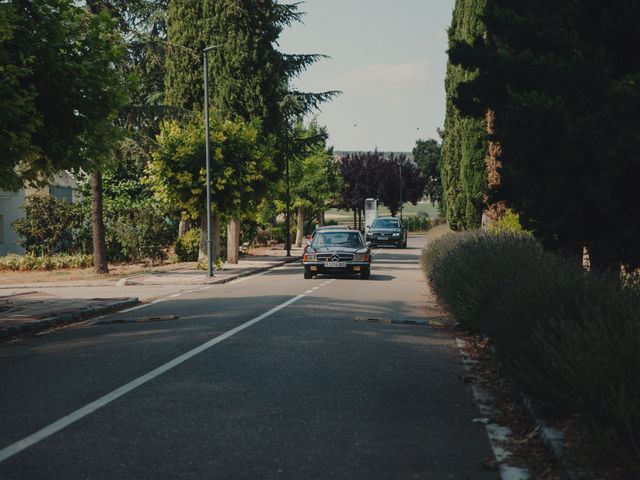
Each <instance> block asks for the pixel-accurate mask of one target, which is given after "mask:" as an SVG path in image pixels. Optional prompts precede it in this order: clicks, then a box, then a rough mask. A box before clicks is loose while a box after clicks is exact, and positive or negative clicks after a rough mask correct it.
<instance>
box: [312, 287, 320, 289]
mask: <svg viewBox="0 0 640 480" xmlns="http://www.w3.org/2000/svg"><path fill="white" fill-rule="evenodd" d="M319 288H320V287H313V288H312V289H311V290H318V289H319Z"/></svg>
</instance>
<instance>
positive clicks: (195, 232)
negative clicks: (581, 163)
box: [176, 228, 200, 262]
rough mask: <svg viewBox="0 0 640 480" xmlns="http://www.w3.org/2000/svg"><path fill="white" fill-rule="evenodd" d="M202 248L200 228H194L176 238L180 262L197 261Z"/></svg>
mask: <svg viewBox="0 0 640 480" xmlns="http://www.w3.org/2000/svg"><path fill="white" fill-rule="evenodd" d="M199 249H200V229H199V228H192V229H191V230H188V231H187V232H186V233H185V234H184V235H182V236H181V237H180V238H179V239H178V240H176V255H177V256H178V260H179V261H180V262H197V261H198V251H199Z"/></svg>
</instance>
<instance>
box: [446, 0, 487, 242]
mask: <svg viewBox="0 0 640 480" xmlns="http://www.w3.org/2000/svg"><path fill="white" fill-rule="evenodd" d="M485 8H486V0H456V5H455V9H454V11H453V19H452V22H451V27H450V28H449V46H450V47H451V46H453V45H456V44H458V43H460V42H464V43H467V44H472V43H474V41H476V40H477V39H480V38H482V35H483V33H484V25H483V23H482V21H481V17H482V15H483V12H484V10H485ZM476 76H477V72H476V71H475V70H473V69H466V68H464V67H462V66H460V65H456V64H453V63H452V62H449V63H448V65H447V76H446V79H445V90H446V116H445V124H444V140H443V144H442V172H441V174H442V183H443V189H444V192H443V193H444V203H445V205H446V216H447V221H448V223H449V225H450V226H451V228H453V229H454V230H462V229H467V228H477V227H479V226H480V222H481V218H482V209H483V205H484V196H485V194H486V191H487V186H486V185H487V175H486V166H485V158H486V154H487V134H486V124H485V121H484V118H483V116H482V115H477V116H475V117H462V116H461V115H460V111H459V110H458V107H457V106H456V99H457V92H458V86H459V85H460V84H461V83H463V82H466V81H469V80H472V79H473V78H475V77H476Z"/></svg>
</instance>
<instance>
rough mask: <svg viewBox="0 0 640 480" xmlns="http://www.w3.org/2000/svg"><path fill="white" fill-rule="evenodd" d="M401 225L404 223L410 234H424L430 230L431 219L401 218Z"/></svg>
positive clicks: (419, 217) (420, 217)
mask: <svg viewBox="0 0 640 480" xmlns="http://www.w3.org/2000/svg"><path fill="white" fill-rule="evenodd" d="M402 223H404V225H405V226H406V227H407V230H408V231H410V232H426V231H427V230H429V229H430V228H431V219H430V218H429V217H425V216H421V215H416V216H415V217H403V219H402Z"/></svg>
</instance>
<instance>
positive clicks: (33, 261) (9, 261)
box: [0, 253, 93, 272]
mask: <svg viewBox="0 0 640 480" xmlns="http://www.w3.org/2000/svg"><path fill="white" fill-rule="evenodd" d="M92 264H93V257H92V256H91V255H86V254H82V253H78V254H72V255H68V254H54V255H42V256H36V255H34V254H32V253H27V254H25V255H15V254H9V255H5V256H4V257H0V272H10V271H11V272H15V271H32V270H69V269H76V268H90V267H91V266H92Z"/></svg>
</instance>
